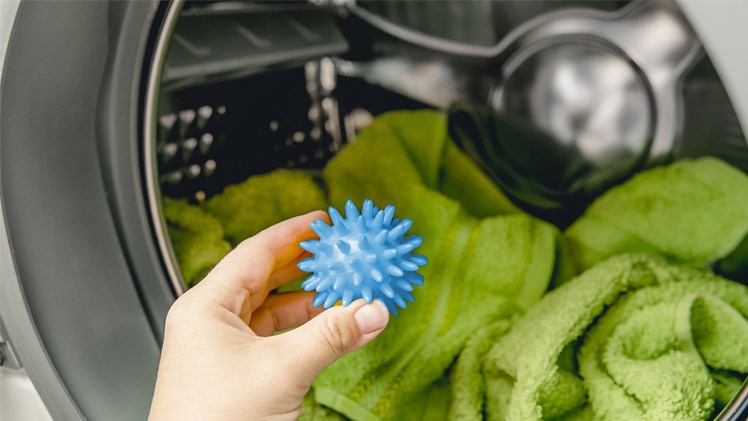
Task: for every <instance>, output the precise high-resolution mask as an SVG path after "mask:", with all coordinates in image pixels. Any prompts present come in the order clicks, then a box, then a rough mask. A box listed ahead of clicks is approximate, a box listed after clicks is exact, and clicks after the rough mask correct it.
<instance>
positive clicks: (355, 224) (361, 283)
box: [298, 199, 428, 315]
mask: <svg viewBox="0 0 748 421" xmlns="http://www.w3.org/2000/svg"><path fill="white" fill-rule="evenodd" d="M328 213H329V214H330V220H331V221H332V226H330V225H327V224H326V223H325V221H323V220H321V219H320V220H317V221H314V222H312V224H311V227H312V230H314V232H315V233H317V235H319V240H307V241H302V242H301V243H299V245H300V246H301V248H303V249H304V250H306V251H308V252H310V253H312V254H314V257H311V258H308V259H304V260H302V261H301V262H299V264H298V267H299V269H301V270H303V271H305V272H313V275H311V276H310V277H309V278H307V279H306V280H305V281H304V283H302V284H301V286H302V288H304V289H305V290H306V291H312V290H316V291H317V295H316V296H315V297H314V306H315V307H316V306H320V305H324V306H325V308H330V307H332V306H333V305H334V304H335V303H336V302H338V300H342V302H343V305H344V306H347V305H349V304H350V303H352V302H353V301H355V300H357V299H359V298H363V299H364V300H366V302H367V303H370V302H372V301H373V300H380V301H381V302H383V303H384V304H385V305H386V306H387V309H388V310H389V311H390V313H392V314H394V315H397V307H400V308H405V306H406V305H407V304H406V302H413V294H412V293H411V292H412V291H413V286H418V285H423V276H422V275H421V274H419V273H417V272H416V271H417V270H418V269H419V268H420V267H421V266H423V265H425V264H426V262H427V261H428V259H427V258H426V256H422V255H420V254H415V253H413V250H415V249H416V248H417V247H418V246H420V245H421V243H423V237H420V236H417V235H410V236H407V237H405V236H404V234H405V233H406V232H407V231H408V230H409V229H410V227H411V226H412V225H413V221H411V220H410V219H408V218H405V219H403V220H402V221H401V220H399V219H397V218H395V217H394V216H395V207H394V206H392V205H387V207H385V208H384V209H382V210H380V209H378V208H377V207H376V206H374V203H372V201H371V200H368V199H367V200H366V201H364V204H363V206H362V207H361V213H359V211H358V208H357V207H356V205H355V204H354V203H353V202H352V201H350V200H349V201H348V202H347V203H346V204H345V217H343V216H342V215H341V214H340V212H338V211H337V210H336V209H335V208H333V207H330V209H329V212H328Z"/></svg>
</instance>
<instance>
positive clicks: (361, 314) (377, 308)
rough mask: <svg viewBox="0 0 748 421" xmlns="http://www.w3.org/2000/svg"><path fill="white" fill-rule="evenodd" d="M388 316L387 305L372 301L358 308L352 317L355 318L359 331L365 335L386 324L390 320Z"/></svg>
mask: <svg viewBox="0 0 748 421" xmlns="http://www.w3.org/2000/svg"><path fill="white" fill-rule="evenodd" d="M389 316H390V314H389V312H388V311H387V307H385V306H384V304H382V303H381V302H379V301H374V302H373V303H371V304H367V305H365V306H363V307H361V308H360V309H358V311H356V314H354V315H353V318H354V319H356V325H357V326H358V330H359V332H361V334H362V335H366V334H367V333H371V332H374V331H377V330H380V329H383V328H384V327H385V326H387V322H388V321H389V320H390V317H389Z"/></svg>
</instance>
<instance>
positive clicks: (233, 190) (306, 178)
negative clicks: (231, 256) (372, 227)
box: [205, 169, 327, 245]
mask: <svg viewBox="0 0 748 421" xmlns="http://www.w3.org/2000/svg"><path fill="white" fill-rule="evenodd" d="M326 207H327V201H326V200H325V194H324V192H323V191H322V188H321V187H320V186H319V185H318V184H317V183H316V182H315V181H314V179H313V178H312V175H311V174H310V173H308V172H304V171H292V170H285V169H280V170H275V171H272V172H269V173H267V174H262V175H256V176H253V177H249V178H248V179H246V180H245V181H243V182H241V183H239V184H235V185H232V186H228V187H226V189H224V191H223V192H221V193H220V194H217V195H216V196H214V197H212V198H211V199H209V200H208V201H207V202H205V209H207V210H208V211H209V212H210V213H211V214H213V215H214V216H215V217H216V218H217V219H218V221H220V222H221V225H223V229H224V231H225V232H226V238H228V239H229V240H230V241H231V242H232V243H233V244H234V245H237V244H239V243H240V242H242V240H244V239H246V238H249V237H251V236H253V235H255V234H257V233H258V232H260V231H262V230H264V229H265V228H267V227H269V226H271V225H274V224H277V223H278V222H280V221H283V220H285V219H288V218H291V217H294V216H297V215H301V214H304V213H308V212H311V211H314V210H319V209H325V208H326Z"/></svg>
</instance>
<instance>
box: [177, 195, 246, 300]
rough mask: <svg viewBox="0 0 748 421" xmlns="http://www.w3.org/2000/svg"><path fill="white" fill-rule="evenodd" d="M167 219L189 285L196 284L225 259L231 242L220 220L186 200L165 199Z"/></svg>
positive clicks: (181, 268) (184, 276) (180, 264)
mask: <svg viewBox="0 0 748 421" xmlns="http://www.w3.org/2000/svg"><path fill="white" fill-rule="evenodd" d="M163 210H164V219H165V220H166V227H167V229H168V232H169V239H170V240H171V245H172V248H173V249H174V254H175V257H176V259H177V263H179V269H180V270H181V272H182V278H184V281H185V283H187V285H188V286H192V285H195V284H196V283H198V282H200V280H201V279H203V277H204V276H205V275H206V274H207V273H208V272H209V271H210V270H211V269H212V268H213V266H215V264H216V263H218V261H219V260H221V259H222V258H223V256H225V255H226V254H228V252H229V251H231V245H230V244H229V243H228V242H226V240H224V238H223V228H222V227H221V224H219V223H218V221H217V220H216V219H215V218H213V217H212V216H210V215H209V214H207V213H206V212H205V211H203V210H202V209H200V208H198V207H197V206H192V205H190V204H188V203H187V202H186V201H183V200H175V199H170V198H168V197H167V198H164V201H163Z"/></svg>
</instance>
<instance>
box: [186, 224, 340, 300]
mask: <svg viewBox="0 0 748 421" xmlns="http://www.w3.org/2000/svg"><path fill="white" fill-rule="evenodd" d="M318 219H323V220H327V221H329V217H328V216H327V214H326V213H325V212H323V211H314V212H311V213H308V214H306V215H301V216H297V217H294V218H291V219H288V220H286V221H283V222H280V223H278V224H276V225H273V226H272V227H270V228H267V229H265V230H264V231H262V232H260V233H259V234H257V235H255V236H254V237H251V238H248V239H246V240H244V241H242V242H241V244H239V245H238V246H237V247H236V248H235V249H234V250H232V251H231V252H230V253H229V254H228V255H226V257H224V258H223V260H221V261H220V262H219V263H218V265H216V267H215V268H214V269H213V270H212V271H211V272H210V273H209V274H208V276H206V277H205V279H204V280H203V281H201V282H200V283H199V284H197V285H196V286H195V287H194V288H192V289H193V290H195V289H199V290H202V291H205V293H206V294H209V295H210V298H212V299H213V300H214V301H217V302H218V303H219V304H220V305H222V306H224V307H226V308H227V309H228V310H230V311H232V312H233V313H235V314H237V315H242V314H244V313H246V312H247V311H250V312H251V310H252V309H253V308H257V307H258V306H259V305H260V304H261V303H262V300H264V299H265V297H266V296H267V293H268V291H269V289H270V288H269V285H268V280H269V278H270V275H271V274H272V273H273V272H274V271H275V270H277V269H279V268H281V267H283V266H285V265H287V264H288V263H290V262H292V261H293V260H295V259H296V258H297V257H299V256H300V255H301V253H302V252H304V250H302V249H301V247H299V242H301V241H304V240H308V239H310V238H315V237H316V236H317V235H316V234H315V233H314V231H312V229H311V227H310V224H311V223H312V222H313V221H316V220H318ZM248 298H249V299H248ZM246 305H249V306H250V308H246Z"/></svg>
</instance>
